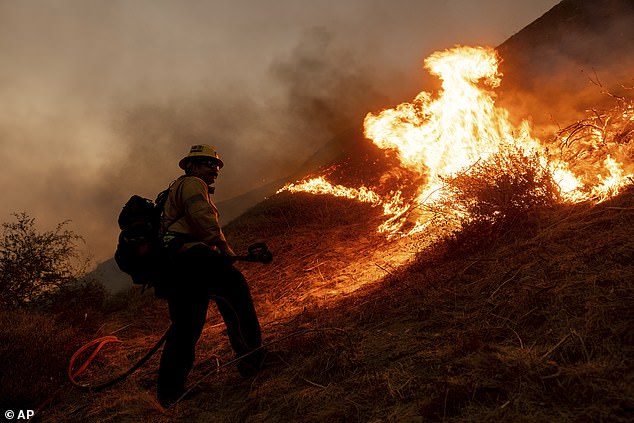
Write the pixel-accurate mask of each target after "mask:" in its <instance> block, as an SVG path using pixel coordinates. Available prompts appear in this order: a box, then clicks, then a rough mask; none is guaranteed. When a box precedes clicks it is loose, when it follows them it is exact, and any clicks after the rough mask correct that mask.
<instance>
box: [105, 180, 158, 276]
mask: <svg viewBox="0 0 634 423" xmlns="http://www.w3.org/2000/svg"><path fill="white" fill-rule="evenodd" d="M168 193H169V188H168V189H166V190H164V191H161V193H159V195H158V196H157V197H156V201H154V202H153V201H152V200H149V199H147V198H143V197H141V196H139V195H133V196H132V197H130V199H129V200H128V201H127V202H126V203H125V205H124V206H123V209H122V210H121V213H120V214H119V218H118V220H117V223H118V224H119V229H121V233H120V234H119V240H118V242H117V249H116V251H115V254H114V259H115V261H116V263H117V265H118V266H119V269H121V270H122V271H123V272H125V273H127V274H128V275H130V276H131V277H132V282H133V283H134V284H137V285H147V286H150V287H154V286H156V285H158V284H160V282H161V280H162V279H164V278H165V276H166V272H165V270H166V269H165V268H164V264H165V262H166V252H165V249H164V248H163V243H162V240H161V237H160V236H159V231H160V226H161V215H162V214H163V208H164V207H165V202H166V201H167V196H168Z"/></svg>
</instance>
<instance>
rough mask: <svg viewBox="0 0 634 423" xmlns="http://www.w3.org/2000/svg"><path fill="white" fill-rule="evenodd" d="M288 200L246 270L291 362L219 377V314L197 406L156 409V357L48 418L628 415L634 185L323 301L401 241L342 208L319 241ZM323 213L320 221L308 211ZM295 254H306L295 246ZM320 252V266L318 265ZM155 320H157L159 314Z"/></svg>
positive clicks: (432, 254) (267, 328)
mask: <svg viewBox="0 0 634 423" xmlns="http://www.w3.org/2000/svg"><path fill="white" fill-rule="evenodd" d="M292 201H294V198H284V197H281V198H273V199H271V200H270V203H269V206H271V209H267V208H266V207H265V206H262V207H263V209H262V210H259V211H255V212H257V215H258V216H261V218H262V219H268V220H270V221H271V222H273V221H274V219H277V223H278V224H279V225H278V226H277V231H273V230H272V227H271V225H268V226H255V227H251V229H250V230H249V231H248V233H249V234H250V236H251V237H252V238H253V239H255V238H260V237H263V238H266V237H268V240H269V241H271V244H272V247H275V248H276V249H277V250H278V255H277V257H276V260H275V261H274V263H273V264H272V265H271V267H266V266H258V265H250V266H249V267H246V268H245V273H247V274H248V276H249V279H250V280H251V281H252V284H253V287H254V296H255V302H256V306H257V308H258V311H259V313H260V317H261V320H262V323H263V332H264V337H265V342H266V343H272V345H270V347H269V348H270V349H272V350H275V351H277V352H278V353H279V354H280V355H281V356H282V360H283V361H282V362H281V363H280V364H278V365H276V366H274V367H272V368H269V369H266V370H264V371H263V372H262V373H261V374H260V375H258V377H256V378H255V379H253V380H245V379H242V378H240V376H239V375H238V374H237V372H236V371H235V369H234V368H233V367H232V366H227V367H222V368H221V369H219V370H216V368H217V365H218V364H220V365H222V364H223V363H227V362H228V361H229V360H230V359H231V358H232V357H231V351H230V348H229V346H228V342H227V340H226V336H225V335H224V333H223V331H224V328H223V326H222V325H221V324H220V319H219V316H218V314H217V312H215V311H214V310H211V311H210V313H209V323H208V327H207V329H206V331H205V334H204V335H203V339H202V340H201V342H200V344H199V348H198V351H197V363H198V364H197V366H196V367H195V369H194V371H193V372H192V375H191V380H192V381H197V382H199V385H198V386H197V387H196V391H195V392H197V395H195V396H194V397H193V398H192V399H189V400H186V401H183V402H181V403H179V404H178V405H177V406H176V407H175V408H174V409H172V410H168V411H167V412H166V413H162V412H161V411H160V410H159V409H158V407H157V406H156V404H155V403H154V402H153V389H154V384H155V378H156V374H155V372H156V367H157V361H152V362H150V363H149V364H148V365H147V366H146V367H144V368H143V369H142V370H141V371H140V372H139V373H138V374H135V375H133V376H132V377H131V378H130V379H129V380H128V381H126V382H125V383H123V384H121V385H118V386H117V387H115V388H112V389H110V390H107V391H105V392H102V393H94V394H82V395H80V396H78V394H77V392H76V391H74V392H68V394H67V396H65V397H64V396H62V397H61V399H60V401H59V402H58V403H56V404H55V406H54V407H52V408H51V409H49V410H46V411H45V412H43V413H42V414H41V418H42V420H43V421H55V420H59V419H61V418H64V420H69V419H70V420H71V421H75V420H76V421H80V420H81V421H86V420H99V421H122V420H123V421H128V420H129V421H135V420H139V419H142V420H145V421H157V422H163V421H165V422H167V421H222V422H245V421H246V422H278V421H279V422H282V421H284V422H285V421H307V422H322V421H335V422H336V421H341V422H344V421H345V422H349V421H360V422H361V421H362V422H367V421H376V422H378V421H387V422H418V421H469V422H479V421H482V422H485V421H487V422H488V421H494V420H499V421H525V422H537V421H540V422H541V421H616V422H619V421H623V422H625V421H628V420H629V416H630V415H631V413H632V411H633V409H634V401H633V398H634V388H633V387H634V384H633V383H632V382H633V378H634V372H633V371H632V361H631V360H632V356H633V353H634V338H633V337H632V333H634V327H633V322H634V319H633V317H634V315H633V314H634V312H633V311H632V310H634V307H632V306H633V300H634V292H633V286H632V280H634V274H633V268H632V264H631V263H632V254H633V252H634V241H632V239H633V238H632V232H633V231H632V226H631V223H630V222H631V221H632V217H633V216H632V214H633V212H634V192H631V191H630V192H626V193H624V194H622V195H621V196H619V197H618V198H615V199H614V200H612V201H610V202H606V203H603V204H601V205H598V206H591V205H588V204H583V205H577V206H571V207H562V208H560V209H555V210H550V211H545V212H542V214H541V215H540V219H538V220H537V223H536V225H537V226H536V227H535V228H534V230H533V231H532V232H530V233H528V232H527V233H526V234H525V236H522V237H520V236H516V237H514V238H507V239H502V240H498V241H497V242H496V244H495V246H494V247H491V248H490V249H488V250H487V251H486V252H482V253H480V254H479V253H473V254H470V255H466V254H462V253H461V254H454V253H453V252H452V250H447V249H443V248H442V247H443V246H442V245H436V246H434V248H433V250H425V251H423V252H421V253H420V254H419V255H418V257H417V259H416V260H415V261H414V262H412V263H411V264H410V265H409V266H405V267H401V268H399V269H395V268H390V269H389V270H390V272H389V273H388V272H383V274H384V275H385V277H384V278H382V280H379V281H378V282H374V283H368V284H367V285H365V286H364V287H361V288H360V289H359V290H357V291H356V292H354V293H350V294H339V295H336V294H333V295H328V294H327V293H328V292H329V291H330V290H332V289H333V287H332V286H330V285H329V284H332V283H333V279H336V278H337V269H345V268H346V267H347V266H351V265H352V264H351V263H352V262H353V261H354V263H355V265H356V267H357V268H359V269H361V268H362V267H364V266H365V267H374V268H376V266H374V265H373V264H368V261H367V258H366V257H364V256H363V254H359V253H358V249H363V248H373V249H375V250H380V251H381V252H382V253H383V254H384V255H389V254H390V252H391V251H395V249H396V248H397V247H398V245H397V244H395V243H393V244H377V243H376V240H375V239H373V235H371V234H370V233H369V229H368V228H364V226H363V225H361V224H360V223H359V219H358V216H359V210H358V209H356V210H355V211H354V213H352V212H351V213H352V214H351V216H349V217H352V216H356V217H355V218H354V219H352V218H350V219H349V220H346V219H347V217H346V216H345V214H344V215H340V214H338V215H337V216H335V217H332V218H333V219H335V218H336V219H339V223H338V225H340V226H337V225H332V226H331V227H323V226H322V228H321V231H320V232H319V233H320V234H321V236H320V237H316V236H315V232H314V230H310V229H311V227H312V228H317V227H318V226H319V225H318V221H319V220H320V219H321V218H323V217H324V215H322V214H320V213H324V212H323V211H322V212H317V211H315V210H314V209H313V208H312V206H311V207H309V206H306V207H304V208H302V207H301V205H300V204H299V203H298V204H295V205H293V206H292V207H295V209H294V212H293V213H290V214H289V213H286V212H283V210H284V207H282V204H286V205H288V203H289V202H292ZM308 204H310V202H309V203H308ZM276 206H278V207H279V209H276ZM355 207H356V206H355ZM333 208H334V207H333ZM267 210H269V211H267ZM275 210H277V211H275ZM255 212H254V213H255ZM366 212H368V210H366ZM369 212H370V213H371V212H372V211H371V210H369ZM267 213H268V214H267ZM284 213H286V214H284ZM313 213H316V214H317V215H316V217H315V220H314V221H312V222H311V220H310V216H307V215H312V214H313ZM262 214H263V215H262ZM293 219H295V221H293ZM297 221H302V222H306V226H302V225H298V224H297V223H296V222H297ZM248 222H249V223H248V225H252V224H253V220H248ZM286 222H288V223H289V224H288V225H287V224H286ZM368 226H369V227H370V228H374V225H372V224H369V225H368ZM254 228H260V229H259V230H257V229H254ZM241 230H244V228H243V227H240V226H239V225H236V226H234V227H233V229H232V230H231V232H230V236H236V234H240V236H246V235H245V233H247V232H242V233H241V232H240V231H241ZM259 231H261V232H259ZM269 231H270V232H269ZM262 232H264V233H266V236H262V235H263V233H262ZM363 237H369V239H372V241H368V245H371V246H372V247H368V246H366V247H363V246H359V244H358V243H357V242H356V239H357V238H360V239H363ZM331 240H334V241H333V242H336V244H335V245H337V246H338V247H339V248H340V249H343V248H344V247H345V246H347V248H348V250H347V252H346V253H343V254H340V255H339V257H338V259H337V260H339V261H338V262H337V263H335V262H334V260H335V257H334V256H330V255H329V254H330V250H331V248H330V245H331V243H330V241H331ZM249 241H250V240H245V243H248V242H249ZM346 242H347V244H346ZM377 245H380V248H377ZM294 249H298V250H299V251H301V252H302V254H291V252H292V251H295V250H294ZM280 250H282V251H287V252H285V253H284V254H281V253H280V252H279V251H280ZM306 254H310V255H309V256H307V257H304V255H306ZM317 259H319V260H323V261H324V264H323V265H322V266H319V267H317V268H315V269H310V267H313V266H315V265H316V264H315V260H317ZM245 266H246V265H245ZM308 269H310V270H309V271H307V270H308ZM316 269H321V271H322V276H323V279H322V277H320V276H318V275H317V274H315V272H316ZM314 284H317V285H314ZM320 284H321V285H320ZM146 306H151V304H147V305H146ZM156 313H157V319H158V318H160V317H159V315H160V313H161V310H160V308H159V309H157V310H156ZM130 316H132V314H131V315H130ZM121 317H122V318H123V315H121ZM152 331H154V332H152ZM151 333H154V337H152V336H150V334H151ZM159 333H160V331H159V330H158V329H157V328H154V329H152V330H150V328H149V327H148V328H147V331H146V332H145V335H144V336H140V335H139V336H137V337H136V338H134V339H132V340H131V343H130V345H128V346H126V347H124V348H123V350H121V349H118V350H117V351H118V352H115V353H114V355H113V356H110V357H108V356H107V355H106V356H104V358H103V359H104V364H107V365H108V366H110V367H112V361H120V362H123V363H130V362H131V360H132V359H133V358H134V357H136V356H137V355H138V352H139V351H140V350H143V349H145V348H149V346H150V345H151V344H152V342H153V341H154V340H155V339H156V337H157V336H158V334H159ZM292 334H295V336H289V335H292ZM154 360H157V359H154ZM108 363H110V364H108ZM108 366H105V367H104V369H105V368H106V367H108Z"/></svg>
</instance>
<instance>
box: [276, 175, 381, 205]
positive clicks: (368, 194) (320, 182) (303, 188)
mask: <svg viewBox="0 0 634 423" xmlns="http://www.w3.org/2000/svg"><path fill="white" fill-rule="evenodd" d="M281 191H289V192H308V193H311V194H328V195H332V196H335V197H345V198H350V199H353V200H357V201H360V202H362V203H370V204H372V205H374V206H376V205H379V204H381V203H382V202H383V201H382V200H381V197H380V196H379V195H378V194H376V193H374V192H372V191H371V190H369V189H368V188H366V187H361V188H359V189H356V188H348V187H344V186H343V185H332V184H331V183H330V182H328V181H326V180H325V179H324V177H323V176H320V177H318V178H313V179H309V180H308V181H304V182H301V183H297V184H294V183H291V184H287V185H286V186H284V187H283V188H282V189H280V190H279V191H278V193H279V192H281Z"/></svg>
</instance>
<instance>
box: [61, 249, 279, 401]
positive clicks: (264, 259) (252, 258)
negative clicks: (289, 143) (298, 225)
mask: <svg viewBox="0 0 634 423" xmlns="http://www.w3.org/2000/svg"><path fill="white" fill-rule="evenodd" d="M232 261H234V262H235V261H247V262H251V263H265V264H267V263H270V262H271V261H273V254H272V253H271V251H269V249H268V247H267V246H266V244H265V243H263V242H259V243H255V244H251V245H249V247H248V249H247V255H244V256H235V257H232ZM169 331H170V330H169V329H168V330H167V331H165V333H164V334H163V336H162V337H161V339H159V340H158V341H157V342H156V344H154V346H153V347H152V348H150V349H149V350H148V352H147V353H146V354H145V355H144V356H143V357H141V358H140V359H139V361H137V362H136V363H135V364H134V365H133V366H132V367H130V368H129V369H128V370H126V371H125V372H124V373H122V374H120V375H119V376H117V377H115V378H114V379H111V380H108V381H105V382H102V383H99V384H96V385H86V384H81V383H79V382H77V381H76V380H75V378H76V377H77V376H79V375H80V374H81V373H83V372H84V371H85V370H86V369H87V368H88V366H89V365H90V362H91V361H92V360H93V359H94V358H95V357H96V356H97V354H98V353H99V351H100V350H101V349H102V348H103V347H104V346H105V345H106V344H109V343H121V342H122V341H121V340H120V339H119V338H117V337H116V336H112V335H109V336H104V337H101V338H97V339H94V340H92V341H90V342H88V343H87V344H85V345H83V346H82V347H81V348H79V349H78V350H77V351H76V352H75V353H74V354H73V356H72V357H71V359H70V362H69V363H68V370H67V375H68V379H69V380H70V383H71V384H72V385H73V386H75V387H76V388H79V389H82V390H88V391H99V390H101V389H105V388H107V387H109V386H112V385H114V384H116V383H118V382H121V381H123V380H125V379H126V378H127V377H128V376H130V375H131V374H132V373H134V372H135V371H137V370H138V369H139V368H140V367H141V366H143V365H144V364H145V362H146V361H148V360H149V359H150V358H151V357H152V356H153V355H154V354H155V353H156V351H158V349H159V348H160V347H161V345H163V343H164V342H165V341H166V339H167V336H168V334H169ZM94 345H97V347H96V348H95V349H94V350H93V352H92V353H91V354H90V356H89V357H88V358H87V359H86V361H84V363H83V364H82V365H81V366H80V367H79V369H77V370H75V371H73V367H75V361H76V360H77V358H78V357H79V356H80V355H81V354H82V353H84V352H85V351H87V350H88V349H89V348H90V347H92V346H94Z"/></svg>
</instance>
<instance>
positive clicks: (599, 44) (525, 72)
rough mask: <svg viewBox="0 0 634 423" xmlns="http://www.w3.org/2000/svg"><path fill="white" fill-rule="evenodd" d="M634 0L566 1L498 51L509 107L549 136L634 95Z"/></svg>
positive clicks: (515, 113) (506, 104) (503, 96)
mask: <svg viewBox="0 0 634 423" xmlns="http://www.w3.org/2000/svg"><path fill="white" fill-rule="evenodd" d="M633 40H634V3H633V2H632V1H631V0H599V1H597V0H564V1H562V2H561V3H560V4H558V5H557V6H555V7H554V8H553V9H552V10H551V11H549V13H548V14H547V15H545V16H544V17H543V18H541V19H539V20H537V21H536V22H534V23H533V24H531V25H530V26H529V27H527V28H526V29H525V30H523V31H522V33H521V34H520V35H517V36H514V37H511V38H510V39H509V40H507V41H506V42H505V43H503V44H502V45H501V46H500V47H499V49H498V50H499V51H500V54H501V56H502V58H503V60H504V61H503V63H502V66H501V68H500V69H501V71H502V72H503V74H504V77H503V80H502V86H501V89H502V91H503V94H502V98H501V100H502V102H501V103H500V104H502V105H503V106H505V107H506V108H509V109H510V110H512V113H511V114H512V115H514V116H516V117H526V116H530V117H531V118H532V120H533V122H534V123H535V125H537V126H539V127H541V128H543V130H544V132H548V131H549V130H550V131H552V130H556V129H557V126H566V125H569V124H571V123H573V122H575V121H577V120H579V119H582V118H584V117H586V116H587V115H588V111H589V110H591V109H602V108H609V107H611V106H613V105H614V97H613V96H624V97H629V98H632V89H633V88H634V43H632V41H633Z"/></svg>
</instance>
